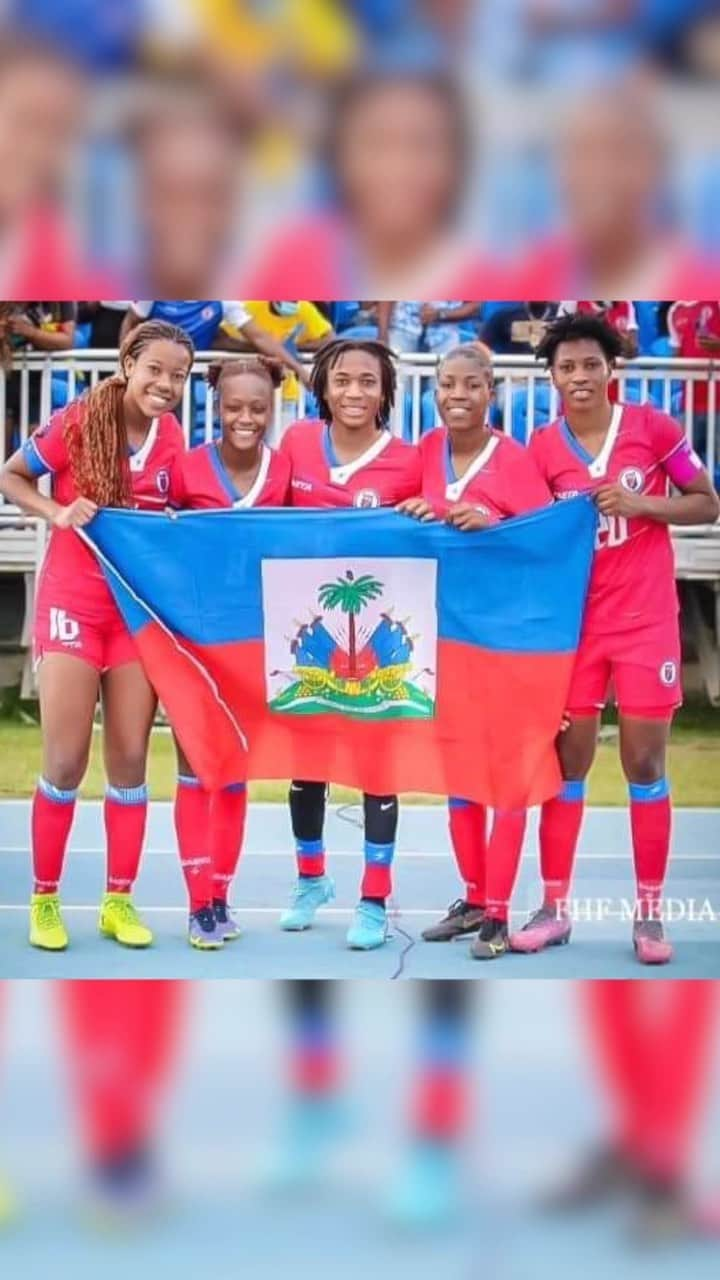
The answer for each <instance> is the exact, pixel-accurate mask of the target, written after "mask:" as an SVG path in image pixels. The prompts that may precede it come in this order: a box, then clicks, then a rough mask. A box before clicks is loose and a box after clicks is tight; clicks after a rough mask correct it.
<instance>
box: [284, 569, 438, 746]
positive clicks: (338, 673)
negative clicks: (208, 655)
mask: <svg viewBox="0 0 720 1280" xmlns="http://www.w3.org/2000/svg"><path fill="white" fill-rule="evenodd" d="M262 589H263V613H264V618H265V627H264V630H265V682H266V690H267V701H268V706H269V707H270V708H271V710H273V711H276V712H283V713H285V714H291V715H322V714H336V715H337V714H338V713H340V714H341V715H348V716H352V718H353V719H359V720H373V721H374V720H398V719H414V720H428V719H431V718H432V717H433V716H434V714H435V698H436V672H437V608H436V589H437V563H436V561H435V560H416V559H399V558H398V559H396V558H393V559H368V558H360V559H354V558H353V559H352V560H351V561H349V562H348V561H346V560H340V559H331V560H267V561H264V562H263V566H262ZM398 615H399V616H398ZM303 618H305V619H306V620H305V621H302V619H303Z"/></svg>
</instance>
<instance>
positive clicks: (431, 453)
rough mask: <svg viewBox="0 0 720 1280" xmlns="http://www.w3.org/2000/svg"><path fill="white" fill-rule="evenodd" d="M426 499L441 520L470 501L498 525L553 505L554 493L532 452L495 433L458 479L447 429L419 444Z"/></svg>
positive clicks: (432, 432)
mask: <svg viewBox="0 0 720 1280" xmlns="http://www.w3.org/2000/svg"><path fill="white" fill-rule="evenodd" d="M420 455H421V458H422V495H423V497H424V498H426V499H427V501H428V502H429V503H430V504H431V506H432V508H433V511H434V512H435V514H436V515H437V516H444V515H446V514H447V512H448V511H449V510H450V508H451V507H452V506H454V505H455V504H456V503H458V502H467V503H469V504H470V506H472V507H475V508H476V509H477V510H478V511H481V512H482V513H483V515H487V516H489V517H490V518H491V520H492V521H493V524H495V523H497V522H498V521H499V520H506V519H507V518H508V516H519V515H522V514H523V512H526V511H534V510H536V509H537V508H538V507H546V506H548V504H549V503H551V502H552V500H553V499H552V494H551V492H550V489H549V488H548V485H547V483H546V481H545V480H544V479H543V477H542V476H541V475H540V472H539V471H538V468H537V465H536V463H535V461H534V460H533V458H532V457H531V456H530V454H529V452H528V450H527V449H526V448H525V447H524V446H523V445H521V444H518V442H517V440H512V439H511V438H510V436H506V435H503V433H502V432H501V431H493V433H492V437H491V439H490V440H489V441H488V443H487V444H486V445H485V447H484V449H482V450H481V452H480V453H479V454H478V455H477V457H476V458H475V460H474V461H473V462H472V463H471V465H470V466H469V467H468V469H467V471H466V472H465V475H464V476H461V477H460V478H459V479H458V477H457V476H456V475H455V471H454V468H453V462H452V455H451V453H450V441H449V438H448V432H447V429H446V428H445V427H436V428H435V429H434V430H433V431H429V432H428V433H427V435H425V436H423V439H422V440H421V442H420Z"/></svg>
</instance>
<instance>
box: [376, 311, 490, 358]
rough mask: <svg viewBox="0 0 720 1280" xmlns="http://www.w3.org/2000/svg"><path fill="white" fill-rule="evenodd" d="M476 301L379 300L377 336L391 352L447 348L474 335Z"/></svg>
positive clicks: (447, 349)
mask: <svg viewBox="0 0 720 1280" xmlns="http://www.w3.org/2000/svg"><path fill="white" fill-rule="evenodd" d="M479 310H480V303H479V302H453V301H449V302H379V303H378V335H379V338H380V341H381V342H387V343H388V344H389V345H390V346H391V347H392V349H393V351H398V352H403V353H406V354H407V353H409V352H412V351H432V352H437V353H440V352H443V351H449V350H450V348H451V347H456V346H458V344H459V343H461V342H467V341H470V340H471V339H472V338H473V337H475V334H476V329H475V325H474V323H473V321H475V320H477V317H478V314H479Z"/></svg>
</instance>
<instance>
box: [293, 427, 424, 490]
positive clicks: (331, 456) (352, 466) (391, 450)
mask: <svg viewBox="0 0 720 1280" xmlns="http://www.w3.org/2000/svg"><path fill="white" fill-rule="evenodd" d="M280 452H281V453H283V454H284V455H285V457H286V458H288V459H289V461H290V469H291V478H290V505H291V506H293V507H393V506H395V503H396V502H402V501H403V499H404V498H414V497H416V496H417V495H418V494H419V493H420V487H421V466H420V454H419V453H418V450H417V449H416V448H415V446H414V445H410V444H405V443H404V441H402V440H398V439H397V438H396V437H395V436H392V435H390V432H389V431H379V432H378V438H377V440H376V441H375V443H374V444H372V445H371V446H370V448H369V449H366V451H365V453H363V454H361V455H360V457H359V458H356V459H355V460H354V462H346V463H343V462H339V461H338V459H337V458H336V457H335V453H334V450H333V447H332V441H331V439H330V429H329V427H328V426H327V425H326V424H325V423H324V422H295V423H293V425H292V426H291V427H289V428H288V430H287V431H286V432H285V435H284V436H283V438H282V442H281V445H280Z"/></svg>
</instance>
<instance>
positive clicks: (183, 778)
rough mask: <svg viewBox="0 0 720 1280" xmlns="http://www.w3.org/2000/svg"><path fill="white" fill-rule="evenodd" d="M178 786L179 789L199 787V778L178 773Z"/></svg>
mask: <svg viewBox="0 0 720 1280" xmlns="http://www.w3.org/2000/svg"><path fill="white" fill-rule="evenodd" d="M178 786H179V787H201V786H202V783H201V781H200V779H199V778H195V777H193V775H192V774H190V773H179V774H178Z"/></svg>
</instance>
